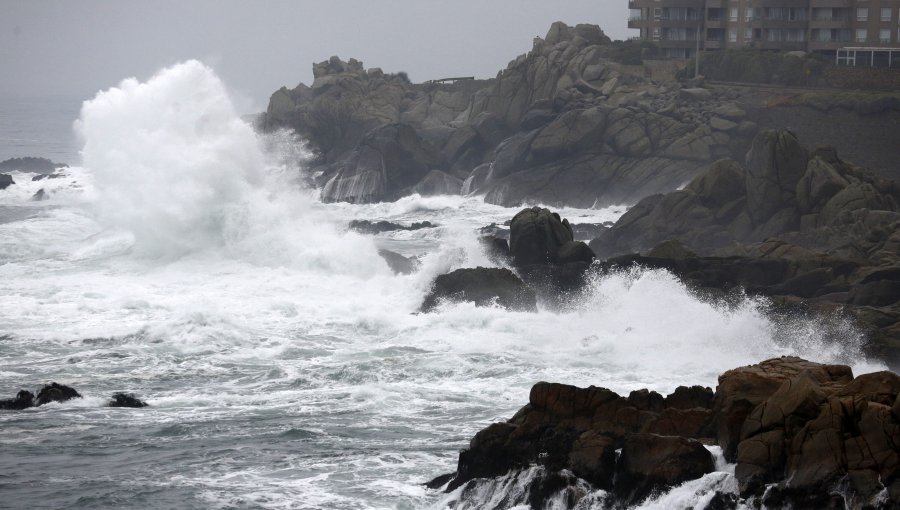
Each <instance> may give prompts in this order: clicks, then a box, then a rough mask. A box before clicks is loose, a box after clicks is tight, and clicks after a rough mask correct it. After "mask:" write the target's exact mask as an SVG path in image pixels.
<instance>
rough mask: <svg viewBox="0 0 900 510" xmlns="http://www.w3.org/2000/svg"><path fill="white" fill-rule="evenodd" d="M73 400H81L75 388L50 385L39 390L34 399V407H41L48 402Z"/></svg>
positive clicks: (56, 384)
mask: <svg viewBox="0 0 900 510" xmlns="http://www.w3.org/2000/svg"><path fill="white" fill-rule="evenodd" d="M73 398H81V394H80V393H78V392H77V391H75V388H72V387H71V386H66V385H64V384H58V383H55V382H54V383H50V384H48V385H47V386H44V387H43V388H41V391H39V392H38V394H37V397H35V399H34V405H35V406H42V405H44V404H48V403H50V402H65V401H67V400H72V399H73Z"/></svg>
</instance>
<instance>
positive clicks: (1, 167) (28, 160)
mask: <svg viewBox="0 0 900 510" xmlns="http://www.w3.org/2000/svg"><path fill="white" fill-rule="evenodd" d="M67 166H69V165H66V164H65V163H54V162H53V161H50V160H49V159H47V158H35V157H30V156H26V157H24V158H10V159H7V160H4V161H0V172H11V171H14V170H18V171H20V172H30V173H42V174H51V173H53V172H55V171H56V170H57V169H59V168H64V167H67Z"/></svg>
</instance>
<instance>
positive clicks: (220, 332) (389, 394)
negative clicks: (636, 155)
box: [0, 62, 884, 509]
mask: <svg viewBox="0 0 900 510" xmlns="http://www.w3.org/2000/svg"><path fill="white" fill-rule="evenodd" d="M81 101H85V102H84V104H83V105H82V103H81ZM10 112H12V113H10ZM0 116H2V118H3V124H2V126H0V129H2V132H0V141H2V145H0V159H5V158H6V157H13V156H24V155H32V156H43V157H49V158H51V159H53V160H55V161H61V162H65V163H68V164H69V165H71V168H69V169H67V170H65V172H64V174H65V175H64V176H63V177H61V178H58V179H52V180H43V181H32V180H31V177H32V176H31V175H30V174H25V173H21V172H14V173H13V178H14V180H15V181H16V184H15V185H13V186H11V187H9V188H8V189H6V190H4V191H0V398H8V397H12V396H14V395H15V393H16V392H17V391H18V390H19V389H29V390H31V391H35V390H37V389H38V388H39V387H40V386H42V385H43V384H46V383H49V382H50V381H56V382H59V383H62V384H67V385H70V386H72V387H74V388H76V389H77V390H78V391H79V392H80V393H81V394H82V395H83V396H84V398H82V399H75V400H72V401H68V402H65V403H52V404H48V405H45V406H42V407H38V408H32V409H28V410H25V411H15V412H13V411H3V412H0V445H2V446H0V449H2V452H3V455H0V507H3V508H110V507H115V508H142V509H147V508H301V509H374V508H390V509H419V508H435V509H441V508H447V507H455V508H460V509H461V508H490V507H492V506H495V505H494V503H497V504H499V502H501V501H505V502H506V503H507V506H512V505H514V504H519V503H521V502H518V503H517V500H516V496H515V491H516V490H519V489H516V487H515V484H508V486H504V487H505V488H504V487H500V488H498V487H494V488H493V489H491V490H484V491H481V492H476V495H475V496H472V497H475V498H481V499H474V500H472V499H471V498H470V499H468V500H459V495H458V494H449V495H448V494H443V493H441V492H438V491H433V490H428V489H426V488H425V487H424V486H423V483H424V482H426V481H428V480H430V479H431V478H433V477H435V476H437V475H440V474H443V473H447V472H451V471H453V470H454V469H455V464H456V458H457V455H458V452H459V450H460V449H463V448H465V447H466V445H467V444H468V441H469V439H471V437H472V436H473V435H474V434H475V433H476V432H477V431H479V430H480V429H482V428H483V427H485V426H486V425H488V424H490V423H492V422H495V421H503V420H506V419H508V418H510V417H511V416H512V415H513V414H514V413H515V412H516V410H517V409H518V408H520V407H521V406H522V405H524V404H525V403H527V401H528V393H529V389H530V388H531V386H532V385H533V384H534V383H536V382H539V381H554V382H563V383H568V384H574V385H578V386H588V385H595V386H604V387H607V388H610V389H613V390H615V391H617V392H620V393H626V394H627V392H629V391H631V390H635V389H639V388H650V389H652V390H656V391H659V392H661V393H667V392H671V391H672V390H673V389H674V388H675V387H676V386H679V385H694V384H701V385H706V386H711V387H714V386H715V384H716V378H717V376H718V374H720V373H721V372H723V371H724V370H727V369H730V368H733V367H736V366H741V365H746V364H750V363H756V362H759V361H761V360H763V359H767V358H770V357H774V356H778V355H788V354H793V355H799V356H802V357H805V358H807V359H811V360H815V361H822V362H841V363H848V364H850V365H852V366H853V368H854V373H856V374H859V373H864V372H869V371H874V370H880V369H883V368H884V367H883V366H882V365H881V364H879V363H878V362H875V361H870V360H867V359H865V357H863V356H862V355H861V354H860V345H861V336H860V334H859V333H858V332H856V331H854V330H853V329H852V328H851V327H850V326H849V324H848V323H847V322H845V321H842V320H839V319H835V320H830V321H816V320H807V319H795V320H776V319H773V318H770V317H769V316H767V315H766V313H765V310H766V304H767V303H766V302H765V300H762V299H759V298H752V299H751V298H745V299H739V300H737V301H730V302H728V303H726V302H710V301H707V300H703V299H701V298H699V297H697V296H696V295H694V294H693V293H692V292H691V291H690V289H688V288H687V287H686V286H685V285H683V284H682V283H681V282H679V281H678V279H677V278H675V277H673V276H672V275H671V274H669V273H667V272H665V271H659V270H641V269H632V270H627V271H621V272H618V273H613V274H610V275H607V276H604V277H602V278H599V279H597V280H595V281H593V282H592V283H591V285H590V286H589V287H588V288H587V289H585V291H584V292H583V293H581V294H580V295H578V296H573V298H572V299H571V302H569V303H568V304H567V305H566V306H565V307H563V311H553V310H552V309H551V308H550V307H547V306H543V305H540V304H539V311H538V312H537V313H524V312H510V311H506V310H503V309H501V308H498V307H485V308H477V307H474V306H472V305H470V304H458V303H457V304H454V303H447V304H444V305H442V306H440V307H439V308H438V309H437V310H436V311H435V312H432V313H427V314H425V313H418V307H419V305H420V304H421V302H422V299H423V297H424V295H425V293H426V292H427V291H428V289H429V286H430V283H431V281H432V279H433V278H434V277H435V276H436V275H439V274H442V273H445V272H448V271H450V270H453V269H456V268H460V267H474V266H494V265H495V264H494V263H492V262H491V261H490V260H489V259H488V257H487V256H486V255H485V253H484V252H483V250H482V248H481V245H480V243H479V242H478V232H477V230H478V229H479V228H480V227H483V226H485V225H488V224H491V223H498V224H502V223H503V222H504V221H506V220H509V219H510V218H511V217H512V216H513V215H514V214H515V213H516V212H517V211H518V208H504V207H499V206H494V205H490V204H485V203H484V202H483V201H482V200H481V199H480V198H479V197H461V196H437V197H420V196H417V195H416V196H411V197H406V198H403V199H401V200H398V201H397V202H392V203H378V204H364V205H354V204H324V203H321V202H320V201H319V200H318V198H317V193H316V190H312V189H308V188H305V187H304V184H303V183H304V182H306V180H305V179H303V178H302V176H303V173H304V172H305V169H304V167H303V165H302V160H303V155H304V149H303V146H302V141H301V140H298V139H296V138H295V137H294V136H292V135H291V134H289V133H274V134H266V135H261V134H257V133H255V132H254V131H253V129H252V128H251V127H250V126H249V125H248V124H247V123H245V122H244V121H242V120H241V119H240V117H239V115H238V112H236V111H235V108H234V106H233V105H232V104H231V102H230V101H229V99H228V94H227V90H226V88H225V84H223V83H222V81H221V80H220V79H219V78H218V77H217V76H216V75H215V73H214V72H213V71H212V70H211V69H209V68H208V67H206V66H204V65H202V64H200V63H198V62H186V63H183V64H179V65H176V66H173V67H170V68H167V69H164V70H162V71H160V72H159V73H158V74H157V75H155V76H154V77H152V78H151V79H149V80H148V81H146V82H138V81H136V80H126V81H124V82H122V83H121V84H119V85H118V86H115V87H112V88H110V89H108V90H106V91H103V92H100V93H98V94H97V95H96V96H94V97H85V98H81V99H80V100H75V101H72V100H61V99H31V100H27V101H25V100H21V99H20V98H3V99H2V102H0ZM76 133H77V134H76ZM38 189H44V190H45V193H47V194H48V196H49V200H45V201H32V200H31V197H32V196H33V195H34V193H35V192H36V191H37V190H38ZM626 209H627V207H626V205H623V206H621V207H610V208H606V209H596V210H595V209H571V208H564V209H561V210H559V212H560V214H561V215H562V216H563V217H566V218H568V219H569V221H570V222H572V223H602V222H606V221H614V220H615V219H616V218H618V217H619V216H621V215H622V214H623V213H624V212H625V210H626ZM353 219H367V220H373V221H375V220H389V221H394V222H400V223H411V222H415V221H425V220H427V221H430V222H432V223H434V224H436V225H437V226H436V227H435V228H430V229H421V230H415V231H397V232H388V233H383V234H379V235H377V236H367V235H361V234H358V233H355V232H351V231H348V229H347V224H348V222H349V221H351V220H353ZM379 248H387V249H390V250H393V251H396V252H399V253H402V254H404V255H408V256H410V255H415V256H419V257H420V259H421V262H422V264H421V268H420V269H419V270H418V271H417V272H415V273H413V274H411V275H395V274H393V273H392V272H391V271H390V269H389V268H388V266H387V264H386V263H385V261H384V260H383V259H382V258H381V257H380V256H379V255H378V249H379ZM118 391H126V392H133V393H135V394H136V395H137V396H138V397H140V398H142V399H144V400H146V401H147V402H148V403H149V404H150V406H149V407H147V408H143V409H121V408H109V407H105V403H106V401H107V400H108V399H109V397H110V396H111V394H112V393H113V392H118ZM723 487H725V488H728V487H731V489H730V490H736V489H735V488H734V483H733V466H732V467H729V466H727V465H724V464H722V465H720V470H719V471H718V472H717V473H713V474H712V475H707V477H704V478H703V479H701V480H699V481H695V482H689V483H688V484H685V486H682V487H678V488H675V489H673V490H672V491H670V492H669V493H667V494H663V495H660V496H658V497H657V498H655V499H653V500H651V501H648V502H646V503H644V504H643V505H642V507H644V508H689V507H691V506H693V505H696V504H698V503H699V502H701V501H702V500H703V498H708V497H709V496H710V495H711V491H712V490H713V489H715V488H718V489H720V490H721V489H722V488H723ZM601 492H602V491H598V492H597V493H595V494H593V495H592V496H591V497H592V498H593V499H591V501H597V502H599V501H602V499H603V494H602V493H601ZM492 502H493V503H492ZM598 504H599V503H598ZM501 506H502V505H501ZM587 506H590V505H587ZM522 508H525V507H522Z"/></svg>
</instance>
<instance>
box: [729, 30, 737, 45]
mask: <svg viewBox="0 0 900 510" xmlns="http://www.w3.org/2000/svg"><path fill="white" fill-rule="evenodd" d="M728 42H737V30H735V29H733V28H732V29H731V30H729V31H728Z"/></svg>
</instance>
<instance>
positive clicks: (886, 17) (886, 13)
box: [881, 7, 893, 21]
mask: <svg viewBox="0 0 900 510" xmlns="http://www.w3.org/2000/svg"><path fill="white" fill-rule="evenodd" d="M892 10H893V9H891V8H890V7H882V8H881V21H890V20H891V17H892V16H891V14H892V13H891V11H892Z"/></svg>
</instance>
